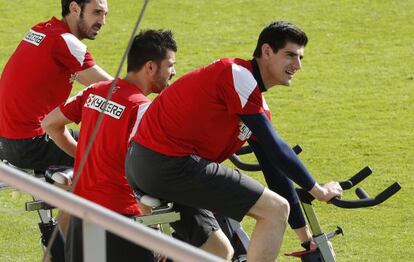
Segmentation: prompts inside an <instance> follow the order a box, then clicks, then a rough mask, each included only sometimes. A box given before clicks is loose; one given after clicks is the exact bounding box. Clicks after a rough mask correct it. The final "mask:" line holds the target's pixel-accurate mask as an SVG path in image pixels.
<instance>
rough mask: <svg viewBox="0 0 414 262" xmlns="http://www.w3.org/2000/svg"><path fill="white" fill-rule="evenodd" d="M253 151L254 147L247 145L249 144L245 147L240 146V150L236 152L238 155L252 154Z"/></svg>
mask: <svg viewBox="0 0 414 262" xmlns="http://www.w3.org/2000/svg"><path fill="white" fill-rule="evenodd" d="M252 152H253V149H252V147H251V146H249V145H247V146H244V147H242V148H240V150H239V151H237V152H236V155H238V156H242V155H247V154H250V153H252Z"/></svg>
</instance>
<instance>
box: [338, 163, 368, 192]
mask: <svg viewBox="0 0 414 262" xmlns="http://www.w3.org/2000/svg"><path fill="white" fill-rule="evenodd" d="M371 174H372V169H371V168H370V167H369V166H366V167H364V168H363V169H361V171H359V172H358V173H356V174H355V175H354V176H353V177H351V178H350V179H348V180H346V181H342V182H339V184H340V186H341V187H342V189H343V190H347V189H350V188H352V187H353V186H355V185H356V184H358V183H359V182H361V181H362V180H364V179H365V178H367V177H368V176H369V175H371Z"/></svg>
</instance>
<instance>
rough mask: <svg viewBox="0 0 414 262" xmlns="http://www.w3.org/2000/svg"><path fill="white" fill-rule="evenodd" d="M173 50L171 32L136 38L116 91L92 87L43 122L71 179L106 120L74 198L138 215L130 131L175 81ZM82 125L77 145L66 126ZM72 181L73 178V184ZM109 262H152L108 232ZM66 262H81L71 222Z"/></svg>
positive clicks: (78, 226) (77, 228)
mask: <svg viewBox="0 0 414 262" xmlns="http://www.w3.org/2000/svg"><path fill="white" fill-rule="evenodd" d="M176 51H177V45H176V42H175V40H174V39H173V37H172V33H171V31H163V30H147V31H142V32H141V33H140V34H138V35H137V36H136V37H135V39H134V41H133V43H132V46H131V50H130V51H129V54H128V62H127V63H128V69H127V71H128V73H127V75H126V77H125V78H124V79H117V80H115V81H116V83H115V89H114V90H113V91H112V96H111V98H110V100H109V101H108V102H106V97H107V96H108V93H109V90H110V88H111V86H112V81H103V82H98V83H96V84H93V85H91V86H89V87H87V88H86V89H84V90H82V91H81V92H79V93H78V94H77V95H76V96H74V97H72V98H70V99H68V100H67V101H66V103H64V104H62V105H60V106H59V107H58V108H56V109H54V110H53V111H52V112H51V113H50V114H48V115H47V116H46V117H45V119H44V120H43V121H42V127H43V128H44V129H45V130H46V132H47V133H48V135H50V137H51V138H53V140H55V142H56V144H57V145H58V146H59V147H60V148H62V149H63V150H64V151H65V152H67V153H68V154H69V155H71V156H75V165H74V173H75V174H77V172H78V169H79V164H80V162H81V161H82V160H83V158H84V157H85V150H86V148H87V145H88V143H89V139H90V137H91V135H92V133H93V130H94V128H95V125H96V123H97V119H98V117H99V115H100V113H101V112H102V110H104V107H105V106H106V107H105V111H104V114H105V115H104V118H103V120H102V122H101V125H100V127H99V131H98V133H97V136H96V138H95V140H94V142H93V146H92V148H91V151H90V152H89V155H88V156H87V160H86V162H85V165H84V167H83V169H82V170H81V172H80V177H79V179H78V182H77V184H76V185H75V188H74V193H75V194H76V195H79V196H81V197H83V198H86V199H88V200H90V201H93V202H95V203H97V204H100V205H102V206H104V207H106V208H108V209H111V210H113V211H115V212H117V213H120V214H122V215H125V216H128V217H133V216H137V215H141V214H142V212H141V210H140V209H139V207H138V204H137V201H136V199H135V197H134V194H133V192H132V189H131V187H130V186H129V185H128V182H127V180H126V177H125V167H124V166H125V155H126V151H127V145H128V143H129V140H130V134H131V131H132V130H136V129H137V128H138V125H139V122H140V120H141V117H142V116H143V114H144V112H145V110H146V109H147V108H148V106H149V104H150V101H149V100H148V98H147V97H146V96H147V95H148V94H151V93H160V92H161V91H162V90H163V89H164V88H165V87H167V85H168V81H169V80H170V79H171V78H172V77H173V76H174V75H175V69H174V64H175V52H176ZM71 122H75V123H79V122H82V127H81V129H80V133H79V140H78V142H76V141H75V140H74V139H73V138H72V136H71V135H70V134H69V132H68V130H67V129H66V128H65V125H66V124H68V123H71ZM75 179H76V178H75ZM106 239H107V240H106V242H107V261H120V260H122V261H154V256H153V255H152V252H150V251H148V250H145V249H143V248H141V247H139V246H137V245H135V244H134V243H132V242H130V241H127V240H125V239H122V238H120V237H118V236H116V235H114V234H112V233H110V232H106ZM65 249H66V251H67V252H66V261H77V262H79V261H83V251H82V222H81V220H80V219H78V218H75V217H72V218H71V222H70V226H69V232H68V237H67V242H66V248H65Z"/></svg>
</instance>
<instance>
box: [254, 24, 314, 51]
mask: <svg viewBox="0 0 414 262" xmlns="http://www.w3.org/2000/svg"><path fill="white" fill-rule="evenodd" d="M287 42H292V43H295V44H298V45H301V46H306V44H307V43H308V37H307V36H306V34H305V32H303V31H302V30H301V29H300V28H298V27H297V26H295V25H293V24H291V23H289V22H285V21H277V22H272V23H270V24H269V25H268V26H266V27H265V28H264V29H263V31H262V32H261V33H260V35H259V39H258V40H257V45H256V49H255V50H254V53H253V57H255V58H259V57H261V56H262V45H263V44H269V45H270V47H271V48H272V50H273V52H274V53H276V52H277V51H278V50H279V49H281V48H284V47H285V46H286V43H287Z"/></svg>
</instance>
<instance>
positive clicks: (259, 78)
mask: <svg viewBox="0 0 414 262" xmlns="http://www.w3.org/2000/svg"><path fill="white" fill-rule="evenodd" d="M251 64H252V68H253V76H254V78H255V79H256V81H257V85H258V86H259V89H260V92H262V93H263V92H266V91H267V89H266V87H265V85H264V83H263V79H262V76H261V74H260V69H259V65H258V64H257V61H256V59H255V58H253V59H252V61H251Z"/></svg>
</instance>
